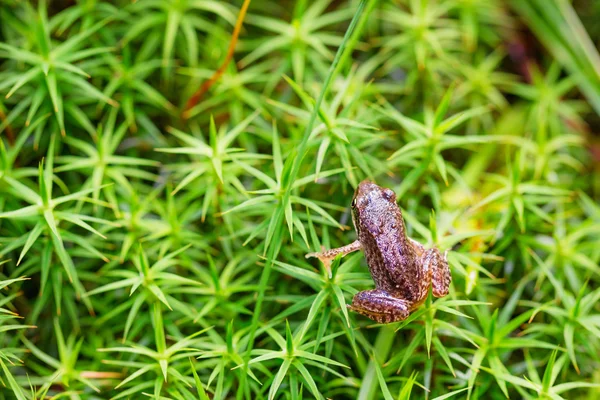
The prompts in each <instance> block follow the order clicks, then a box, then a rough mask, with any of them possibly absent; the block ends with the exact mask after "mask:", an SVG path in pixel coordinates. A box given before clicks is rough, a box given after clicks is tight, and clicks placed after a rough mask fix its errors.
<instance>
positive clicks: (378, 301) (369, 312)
mask: <svg viewBox="0 0 600 400" xmlns="http://www.w3.org/2000/svg"><path fill="white" fill-rule="evenodd" d="M348 308H350V309H351V310H352V311H354V312H357V313H359V314H362V315H364V316H366V317H369V318H371V319H372V320H374V321H377V322H379V323H380V324H389V323H390V322H396V321H402V320H405V319H406V318H407V317H408V315H409V314H410V311H409V304H408V302H407V301H406V300H404V299H398V298H395V297H392V296H390V295H389V294H388V293H387V292H386V291H384V290H381V289H373V290H365V291H363V292H359V293H357V294H356V295H354V298H353V299H352V304H351V305H349V306H348Z"/></svg>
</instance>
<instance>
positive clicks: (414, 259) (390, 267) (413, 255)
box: [307, 181, 452, 323]
mask: <svg viewBox="0 0 600 400" xmlns="http://www.w3.org/2000/svg"><path fill="white" fill-rule="evenodd" d="M352 220H353V222H354V227H355V228H356V232H357V235H358V240H357V241H355V242H353V243H352V244H350V245H347V246H344V247H340V248H338V249H331V250H327V251H323V252H321V253H311V254H308V255H307V257H318V258H319V259H321V260H322V261H323V262H325V263H328V262H330V261H331V260H332V259H333V258H335V256H336V255H337V254H340V253H342V254H347V253H350V252H352V251H355V250H359V249H361V248H362V249H364V251H365V258H366V259H367V265H368V266H369V271H370V272H371V277H372V278H373V281H374V282H375V287H376V289H374V290H365V291H363V292H360V293H357V294H356V295H355V296H354V298H353V299H352V304H351V305H350V306H349V308H350V309H352V310H353V311H355V312H358V313H360V314H362V315H365V316H367V317H369V318H371V319H372V320H374V321H377V322H379V323H390V322H396V321H401V320H404V319H406V318H407V317H408V316H409V314H410V312H411V311H413V310H414V309H415V308H417V307H418V306H419V305H421V304H422V303H423V302H424V301H425V299H426V298H427V294H428V291H429V287H430V286H431V287H432V293H433V295H434V296H436V297H443V296H445V295H447V294H448V288H449V286H450V282H451V279H452V278H451V275H450V268H449V267H448V262H447V261H446V255H445V254H444V255H443V256H442V254H441V253H440V251H439V250H438V249H437V248H432V249H425V248H424V247H423V245H421V244H420V243H418V242H416V241H414V240H413V239H410V238H409V237H407V236H406V231H405V227H404V220H403V218H402V212H401V211H400V208H399V207H398V205H397V204H396V195H395V194H394V192H393V191H392V190H390V189H386V188H382V187H380V186H377V185H376V184H374V183H372V182H370V181H363V182H361V183H360V185H358V188H357V189H356V193H355V194H354V199H353V200H352ZM326 265H327V264H326Z"/></svg>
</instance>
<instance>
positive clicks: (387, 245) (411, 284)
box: [359, 204, 424, 301]
mask: <svg viewBox="0 0 600 400" xmlns="http://www.w3.org/2000/svg"><path fill="white" fill-rule="evenodd" d="M379 206H381V205H379ZM393 206H394V207H388V208H387V209H385V210H383V209H379V210H375V209H373V210H372V212H371V216H372V218H370V219H369V221H368V222H366V223H365V224H364V226H363V227H362V229H361V230H360V233H359V240H360V241H361V243H362V244H363V248H364V251H365V258H366V259H367V264H368V266H369V270H370V272H371V276H372V278H373V281H374V282H375V285H376V287H377V288H378V289H382V290H385V291H386V292H388V293H389V294H391V295H392V296H397V297H402V298H405V299H406V300H408V301H417V300H419V299H417V297H418V296H419V293H420V290H419V287H420V285H419V282H420V281H421V280H422V279H423V278H424V277H422V276H421V275H422V269H421V268H419V265H418V255H417V254H416V251H415V249H414V247H413V246H412V245H411V244H410V243H409V242H408V239H407V238H406V234H405V228H404V221H403V219H402V214H401V212H400V209H399V208H398V207H397V206H396V205H395V204H394V205H393Z"/></svg>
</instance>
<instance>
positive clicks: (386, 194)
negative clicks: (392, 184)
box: [383, 189, 396, 203]
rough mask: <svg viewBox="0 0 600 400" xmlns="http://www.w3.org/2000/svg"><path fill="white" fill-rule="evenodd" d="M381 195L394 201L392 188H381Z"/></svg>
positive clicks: (394, 194) (394, 195) (394, 196)
mask: <svg viewBox="0 0 600 400" xmlns="http://www.w3.org/2000/svg"><path fill="white" fill-rule="evenodd" d="M383 197H385V199H386V200H389V201H393V202H394V203H395V202H396V193H394V191H393V190H392V189H383Z"/></svg>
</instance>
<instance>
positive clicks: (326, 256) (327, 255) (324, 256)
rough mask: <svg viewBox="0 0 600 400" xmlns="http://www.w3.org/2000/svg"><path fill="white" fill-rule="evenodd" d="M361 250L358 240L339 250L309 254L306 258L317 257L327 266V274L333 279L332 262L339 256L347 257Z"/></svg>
mask: <svg viewBox="0 0 600 400" xmlns="http://www.w3.org/2000/svg"><path fill="white" fill-rule="evenodd" d="M361 248H362V245H361V244H360V242H359V241H358V240H355V241H354V242H352V243H350V244H348V245H346V246H342V247H338V248H337V249H330V250H323V251H321V252H318V253H308V254H307V255H306V256H305V257H306V258H310V257H316V258H318V259H319V260H321V262H322V263H323V265H324V266H325V269H326V270H327V273H328V274H329V277H330V278H331V262H332V261H333V260H334V259H335V258H336V257H337V255H338V254H342V255H343V256H345V255H346V254H348V253H352V252H353V251H356V250H360V249H361Z"/></svg>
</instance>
